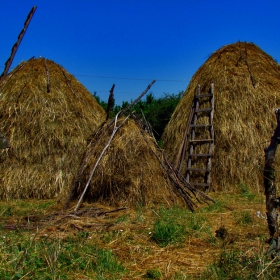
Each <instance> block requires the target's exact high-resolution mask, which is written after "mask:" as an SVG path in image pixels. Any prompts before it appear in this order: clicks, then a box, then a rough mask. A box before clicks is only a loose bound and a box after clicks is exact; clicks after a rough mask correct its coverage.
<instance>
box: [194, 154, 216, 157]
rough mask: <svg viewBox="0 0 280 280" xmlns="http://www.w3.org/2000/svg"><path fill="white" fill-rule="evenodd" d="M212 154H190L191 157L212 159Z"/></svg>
mask: <svg viewBox="0 0 280 280" xmlns="http://www.w3.org/2000/svg"><path fill="white" fill-rule="evenodd" d="M211 156H212V154H190V155H189V157H211Z"/></svg>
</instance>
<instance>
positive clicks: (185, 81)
mask: <svg viewBox="0 0 280 280" xmlns="http://www.w3.org/2000/svg"><path fill="white" fill-rule="evenodd" d="M0 68H4V67H3V66H0ZM13 69H14V68H12V69H11V70H13ZM72 75H74V76H77V77H90V78H100V79H116V80H131V81H152V80H154V78H137V77H136V78H134V77H121V76H100V75H90V74H72ZM156 80H157V82H173V83H188V81H187V80H186V79H184V80H174V79H156Z"/></svg>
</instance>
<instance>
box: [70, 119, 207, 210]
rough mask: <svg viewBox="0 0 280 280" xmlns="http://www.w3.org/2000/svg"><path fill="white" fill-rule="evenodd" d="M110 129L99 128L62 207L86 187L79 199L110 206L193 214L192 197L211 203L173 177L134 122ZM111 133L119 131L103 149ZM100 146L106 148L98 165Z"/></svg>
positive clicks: (119, 123) (107, 125) (153, 144)
mask: <svg viewBox="0 0 280 280" xmlns="http://www.w3.org/2000/svg"><path fill="white" fill-rule="evenodd" d="M110 123H111V124H112V121H111V122H107V123H105V124H104V126H103V127H101V128H100V129H99V130H98V131H97V132H96V134H95V135H94V136H93V137H92V140H91V142H90V144H89V146H88V147H87V151H86V153H85V155H84V160H83V162H82V163H81V166H80V170H79V172H78V174H77V177H76V179H75V181H74V183H73V187H72V192H73V193H71V194H70V196H69V199H68V202H69V201H70V200H71V199H73V198H77V197H79V196H81V194H82V193H83V191H84V188H85V186H86V185H88V186H89V187H88V189H87V191H86V194H85V199H86V200H87V201H91V202H98V203H105V204H109V205H111V206H119V205H121V206H129V207H136V206H140V205H141V206H143V205H149V204H162V205H173V204H178V205H180V204H181V205H182V204H184V203H187V204H188V206H189V208H190V209H192V210H193V209H194V206H195V203H194V202H193V201H192V198H195V196H196V195H197V196H199V197H201V198H203V199H206V200H211V199H210V198H208V197H207V196H205V195H204V194H203V193H201V192H199V191H197V190H196V189H194V188H192V187H191V186H189V185H188V184H187V183H186V182H183V181H181V180H180V179H179V178H177V177H176V178H175V177H174V176H175V173H174V172H172V170H171V169H170V167H168V164H166V163H165V159H164V155H163V153H162V151H160V150H159V149H158V146H157V144H156V142H155V140H154V138H153V137H152V136H150V135H149V134H148V133H147V132H146V131H144V130H143V129H141V127H139V126H138V125H137V124H136V122H135V121H134V120H132V119H126V120H124V119H123V118H121V119H119V120H117V119H115V125H116V126H115V127H114V125H110ZM116 127H119V129H118V132H117V133H116V134H115V136H114V138H113V140H112V141H111V142H110V145H108V143H109V140H110V139H111V136H112V133H113V132H114V129H115V128H116ZM106 146H107V147H108V148H107V150H106V152H105V153H104V154H103V156H102V158H101V160H100V161H99V162H98V159H99V158H100V155H101V154H102V151H103V150H104V147H106ZM97 162H98V164H97ZM95 167H96V170H95V172H94V174H93V176H91V174H92V170H94V168H95Z"/></svg>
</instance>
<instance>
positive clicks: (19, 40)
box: [0, 6, 37, 81]
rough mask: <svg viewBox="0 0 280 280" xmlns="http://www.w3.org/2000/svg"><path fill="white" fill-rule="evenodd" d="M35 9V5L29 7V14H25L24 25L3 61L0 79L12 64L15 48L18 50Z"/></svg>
mask: <svg viewBox="0 0 280 280" xmlns="http://www.w3.org/2000/svg"><path fill="white" fill-rule="evenodd" d="M36 9H37V6H34V7H33V8H32V9H31V11H30V12H29V14H28V16H27V19H26V21H25V22H24V27H23V29H22V30H21V32H20V34H19V35H18V40H17V42H16V43H15V44H14V46H13V48H12V51H11V55H10V57H9V58H8V60H7V61H6V63H5V69H4V71H3V73H2V75H1V76H0V81H1V79H2V78H4V77H5V76H6V75H7V74H8V72H9V69H10V67H11V65H12V62H13V59H14V57H15V55H16V52H17V50H18V47H19V45H20V43H21V41H22V38H23V36H24V34H25V32H26V30H27V27H28V25H29V23H30V21H31V19H32V17H33V15H34V13H35V11H36Z"/></svg>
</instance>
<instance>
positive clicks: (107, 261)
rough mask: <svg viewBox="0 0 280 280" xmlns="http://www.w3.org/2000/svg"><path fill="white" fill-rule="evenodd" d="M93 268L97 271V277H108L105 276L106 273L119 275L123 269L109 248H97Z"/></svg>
mask: <svg viewBox="0 0 280 280" xmlns="http://www.w3.org/2000/svg"><path fill="white" fill-rule="evenodd" d="M95 270H96V272H97V276H98V279H108V278H106V277H107V276H108V274H109V275H114V277H115V276H116V275H119V276H121V275H122V274H123V273H124V271H125V269H124V267H123V266H122V264H121V263H120V262H119V261H118V259H117V258H116V256H115V255H114V254H113V253H112V252H111V251H110V250H106V249H97V251H96V266H95ZM101 277H104V278H101ZM110 279H112V278H110Z"/></svg>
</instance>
